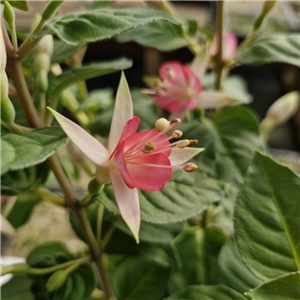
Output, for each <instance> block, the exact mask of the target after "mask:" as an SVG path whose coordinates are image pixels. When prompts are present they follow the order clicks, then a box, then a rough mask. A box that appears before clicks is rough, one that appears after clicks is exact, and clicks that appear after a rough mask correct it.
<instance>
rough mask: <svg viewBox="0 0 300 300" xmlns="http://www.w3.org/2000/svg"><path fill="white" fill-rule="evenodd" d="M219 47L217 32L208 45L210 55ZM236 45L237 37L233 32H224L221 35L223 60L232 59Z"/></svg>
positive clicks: (215, 52) (214, 53)
mask: <svg viewBox="0 0 300 300" xmlns="http://www.w3.org/2000/svg"><path fill="white" fill-rule="evenodd" d="M218 47H219V42H218V34H216V35H215V36H214V40H213V43H212V45H211V47H210V55H212V56H214V55H216V54H217V51H218ZM237 47H238V40H237V37H236V36H235V35H234V34H233V33H226V34H224V36H223V59H224V60H225V61H228V60H231V59H233V57H234V56H235V54H236V51H237Z"/></svg>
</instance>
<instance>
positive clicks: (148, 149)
mask: <svg viewBox="0 0 300 300" xmlns="http://www.w3.org/2000/svg"><path fill="white" fill-rule="evenodd" d="M154 149H155V144H154V143H152V142H148V143H146V144H145V145H144V149H143V152H144V153H150V152H151V151H152V150H154Z"/></svg>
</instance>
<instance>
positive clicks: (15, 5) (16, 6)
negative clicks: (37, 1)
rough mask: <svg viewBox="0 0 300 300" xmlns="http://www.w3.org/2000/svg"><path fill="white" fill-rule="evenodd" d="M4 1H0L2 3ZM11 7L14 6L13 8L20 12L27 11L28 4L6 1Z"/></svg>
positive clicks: (23, 0)
mask: <svg viewBox="0 0 300 300" xmlns="http://www.w3.org/2000/svg"><path fill="white" fill-rule="evenodd" d="M3 2H4V1H1V3H3ZM7 2H9V4H10V5H11V6H14V7H15V8H18V9H20V10H24V11H28V3H27V1H25V0H22V1H9V0H8V1H7Z"/></svg>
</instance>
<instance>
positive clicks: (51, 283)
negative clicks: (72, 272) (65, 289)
mask: <svg viewBox="0 0 300 300" xmlns="http://www.w3.org/2000/svg"><path fill="white" fill-rule="evenodd" d="M67 277H68V272H66V271H65V270H58V271H56V272H54V273H53V274H52V275H51V276H50V278H49V279H48V281H47V283H46V288H47V290H48V291H49V292H52V291H54V290H56V289H58V288H59V287H61V286H62V285H63V284H64V283H65V281H66V279H67Z"/></svg>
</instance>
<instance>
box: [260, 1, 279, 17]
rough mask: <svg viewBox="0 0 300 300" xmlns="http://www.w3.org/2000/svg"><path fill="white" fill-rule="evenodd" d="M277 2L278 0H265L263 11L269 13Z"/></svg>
mask: <svg viewBox="0 0 300 300" xmlns="http://www.w3.org/2000/svg"><path fill="white" fill-rule="evenodd" d="M276 3H277V1H265V2H264V4H263V8H262V13H264V14H268V13H269V12H270V11H271V9H272V8H273V7H274V6H275V4H276Z"/></svg>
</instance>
